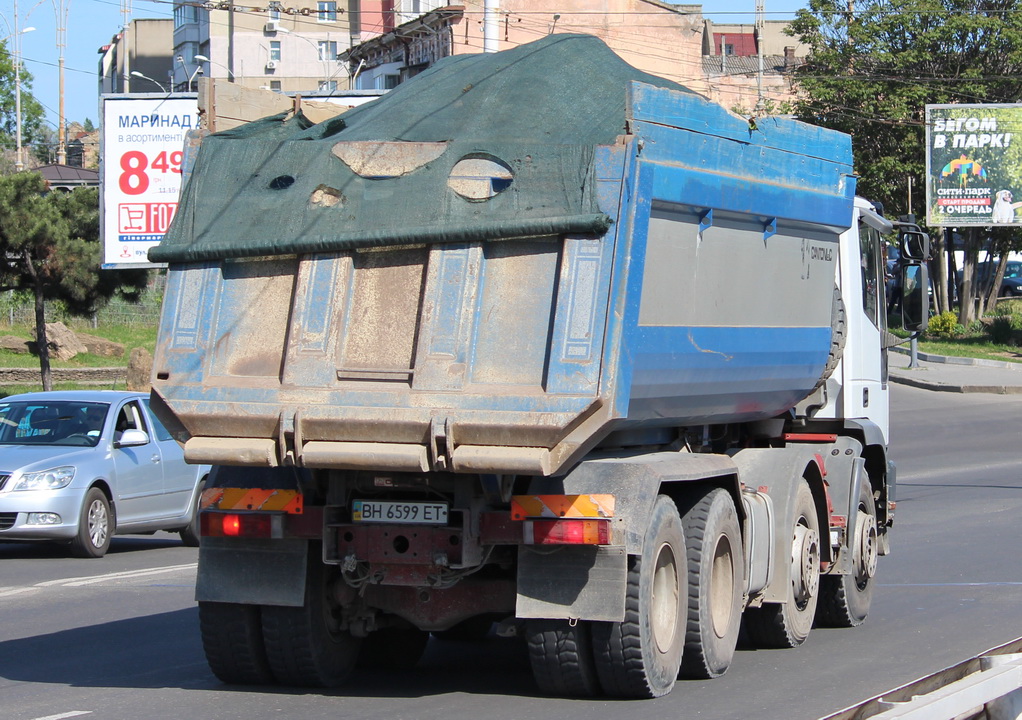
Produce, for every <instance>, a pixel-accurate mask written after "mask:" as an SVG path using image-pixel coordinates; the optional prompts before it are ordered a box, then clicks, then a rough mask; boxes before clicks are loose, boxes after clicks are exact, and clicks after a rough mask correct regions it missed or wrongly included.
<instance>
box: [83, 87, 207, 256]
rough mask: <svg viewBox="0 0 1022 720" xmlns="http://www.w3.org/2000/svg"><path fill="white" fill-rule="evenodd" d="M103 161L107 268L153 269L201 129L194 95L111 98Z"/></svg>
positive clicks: (105, 113)
mask: <svg viewBox="0 0 1022 720" xmlns="http://www.w3.org/2000/svg"><path fill="white" fill-rule="evenodd" d="M101 103H102V118H103V131H102V148H101V154H100V157H101V158H102V161H101V164H100V172H101V185H100V186H101V189H102V192H103V201H102V203H101V212H102V221H101V222H102V229H103V267H104V268H117V267H152V264H151V263H150V262H149V257H148V253H149V248H151V247H153V246H154V245H157V244H159V242H160V240H162V239H163V234H164V233H165V232H166V231H167V228H168V227H169V226H170V221H171V220H172V219H173V218H174V213H176V212H177V202H178V195H179V194H180V192H181V161H182V159H183V158H184V146H185V133H186V132H188V131H189V130H194V129H195V128H196V127H197V126H198V117H199V116H198V112H197V106H196V96H195V94H194V93H192V94H187V93H186V94H181V95H178V94H175V95H170V96H167V95H163V94H152V95H150V94H147V95H141V96H140V95H137V94H136V95H130V96H128V95H105V96H103V98H102V100H101Z"/></svg>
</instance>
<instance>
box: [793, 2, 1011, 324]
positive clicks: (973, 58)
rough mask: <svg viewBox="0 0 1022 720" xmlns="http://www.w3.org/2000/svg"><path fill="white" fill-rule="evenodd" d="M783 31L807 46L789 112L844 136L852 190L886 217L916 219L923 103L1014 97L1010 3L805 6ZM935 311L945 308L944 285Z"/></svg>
mask: <svg viewBox="0 0 1022 720" xmlns="http://www.w3.org/2000/svg"><path fill="white" fill-rule="evenodd" d="M791 32H792V34H793V35H795V36H797V37H799V38H800V39H801V41H802V42H803V43H805V44H806V45H808V46H809V48H810V51H809V55H808V57H807V62H806V63H805V64H804V65H802V66H801V67H799V68H798V69H797V71H796V80H797V83H798V87H799V90H800V91H801V92H802V98H801V100H800V102H799V103H798V108H797V114H798V115H799V117H800V118H802V119H804V120H806V121H808V122H811V123H814V124H817V125H824V126H826V127H830V128H834V129H837V130H842V131H844V132H848V133H850V134H851V135H852V147H853V150H854V154H855V171H856V173H857V174H858V176H859V181H858V188H859V192H860V193H861V194H863V195H865V196H867V197H870V198H871V199H873V200H878V201H880V202H882V203H883V204H884V206H885V208H886V209H887V210H888V214H890V215H897V214H903V213H906V212H907V211H908V207H909V204H911V207H912V209H913V210H914V211H915V212H917V213H920V214H921V215H922V214H923V208H924V207H925V185H924V183H922V182H919V179H920V178H923V177H925V160H926V146H925V127H924V123H925V106H926V105H927V104H945V103H947V104H950V103H1006V102H1012V103H1013V102H1017V101H1018V100H1019V98H1022V2H1017V1H1016V0H992V1H991V0H866V1H865V2H850V1H849V0H810V2H809V7H808V8H807V9H804V10H800V11H799V13H798V14H797V16H796V18H795V20H794V21H793V22H792V25H791ZM909 178H913V179H914V184H913V185H912V186H911V189H910V188H909ZM910 195H911V203H909V196H910ZM931 235H933V239H934V246H935V249H936V250H937V251H938V253H939V254H938V257H939V258H940V260H941V262H939V263H938V264H937V266H936V267H935V268H934V273H932V274H933V275H934V276H935V277H936V278H939V279H941V280H944V279H946V278H947V276H948V272H947V265H946V262H947V260H946V257H945V256H944V252H943V251H944V249H945V247H944V243H943V234H942V232H939V231H938V232H932V233H931ZM979 241H980V234H979V233H969V234H968V235H967V240H966V242H967V243H973V244H975V243H978V242H979ZM970 249H972V248H970V247H966V250H967V251H969V250H970ZM967 257H968V252H967ZM967 269H969V268H967ZM968 300H969V299H967V302H963V303H962V305H963V309H965V308H971V307H972V303H971V301H968ZM938 305H939V307H940V309H943V310H946V309H949V303H948V292H947V285H946V283H944V282H940V283H938ZM964 319H965V318H964V317H963V321H964Z"/></svg>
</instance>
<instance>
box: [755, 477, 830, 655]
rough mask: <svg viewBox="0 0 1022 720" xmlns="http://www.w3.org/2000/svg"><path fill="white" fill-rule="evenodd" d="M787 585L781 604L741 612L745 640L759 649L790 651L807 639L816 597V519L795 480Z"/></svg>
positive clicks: (808, 495) (804, 488) (807, 494)
mask: <svg viewBox="0 0 1022 720" xmlns="http://www.w3.org/2000/svg"><path fill="white" fill-rule="evenodd" d="M790 533H791V582H790V583H789V584H788V599H787V602H783V603H764V604H763V606H762V607H759V608H749V609H748V610H746V611H745V626H746V629H747V630H748V632H749V637H750V639H751V640H752V641H753V643H755V644H756V645H757V646H759V647H771V648H794V647H798V646H799V645H801V644H802V643H804V642H805V641H806V638H808V637H809V631H810V630H812V628H813V620H814V618H815V616H816V605H817V603H818V601H819V596H820V520H819V518H818V517H817V515H816V504H815V503H814V502H813V493H812V491H811V490H810V489H809V483H807V482H806V481H805V480H804V479H803V480H800V481H799V486H798V490H797V491H796V494H795V506H794V509H793V510H792V525H791V530H790Z"/></svg>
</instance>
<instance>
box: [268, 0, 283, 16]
mask: <svg viewBox="0 0 1022 720" xmlns="http://www.w3.org/2000/svg"><path fill="white" fill-rule="evenodd" d="M266 19H267V20H280V3H279V2H271V3H270V5H269V7H268V8H267V11H266Z"/></svg>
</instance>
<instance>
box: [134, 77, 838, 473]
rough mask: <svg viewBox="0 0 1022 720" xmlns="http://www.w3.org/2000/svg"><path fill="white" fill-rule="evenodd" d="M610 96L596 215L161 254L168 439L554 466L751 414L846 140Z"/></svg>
mask: <svg viewBox="0 0 1022 720" xmlns="http://www.w3.org/2000/svg"><path fill="white" fill-rule="evenodd" d="M625 93H626V99H627V102H626V105H625V108H626V110H625V115H626V117H625V121H626V124H625V127H623V128H622V132H621V134H620V136H619V137H618V138H617V139H616V141H614V142H610V143H605V144H600V145H597V146H594V147H593V150H592V156H591V168H592V175H591V178H592V180H593V182H594V187H593V188H592V189H593V190H594V197H595V202H596V203H597V205H598V210H599V212H600V213H602V214H603V215H605V216H606V218H607V219H608V220H609V229H606V230H602V229H601V230H600V231H596V232H594V231H592V230H589V231H577V229H572V228H571V227H567V228H561V230H562V231H556V232H555V231H550V232H549V234H542V233H540V234H536V235H533V236H530V237H498V238H496V239H495V238H494V236H493V235H492V234H487V231H486V230H480V233H479V234H478V236H476V237H471V233H470V232H469V233H468V235H466V233H465V231H464V228H459V232H458V234H457V236H456V237H453V238H451V239H450V240H449V241H447V240H445V238H444V235H443V228H442V227H440V228H435V229H434V230H435V232H436V233H439V234H438V235H434V236H432V237H429V238H427V239H425V240H419V241H417V240H416V239H415V238H414V237H409V238H406V239H405V240H403V241H402V244H399V245H388V244H386V243H381V244H377V245H375V246H373V247H348V248H345V247H339V248H334V249H327V250H303V249H302V248H301V247H298V248H294V251H293V252H291V251H287V252H283V253H281V254H268V253H263V254H260V255H258V256H253V257H240V256H235V257H221V258H216V257H197V258H194V259H185V260H176V261H175V260H171V263H170V272H169V277H168V286H167V291H166V300H165V305H164V316H163V321H162V325H161V331H160V340H159V344H158V348H157V353H156V357H155V362H154V380H153V389H154V406H156V407H157V408H158V409H160V411H161V415H162V416H163V417H164V418H165V419H170V420H171V424H172V425H173V427H174V429H175V430H176V431H177V434H178V436H179V439H187V440H188V442H187V444H186V453H187V454H188V456H189V457H190V458H191V459H192V460H194V461H203V462H212V463H221V464H236V465H277V464H287V463H294V464H297V465H299V466H306V467H325V468H329V467H336V468H358V467H364V468H373V469H387V468H390V469H395V470H417V471H418V470H422V471H425V470H431V469H432V470H454V471H455V472H482V473H523V474H536V475H543V474H556V473H559V472H563V471H565V470H566V469H567V468H568V467H569V466H570V464H571V463H573V462H575V461H577V460H578V459H579V458H580V457H581V456H582V455H583V454H585V453H586V452H587V451H588V450H590V449H592V448H594V447H596V446H598V445H599V444H600V443H601V442H604V441H605V440H606V439H607V438H608V437H609V436H611V434H612V433H615V432H616V431H620V430H628V429H644V428H656V427H681V426H694V425H703V424H722V423H735V422H744V421H751V420H757V419H765V418H770V417H774V416H776V415H778V414H780V413H783V412H785V411H787V410H788V409H790V408H791V407H793V406H794V405H795V404H796V403H797V402H799V401H800V400H802V399H803V398H804V397H805V396H806V395H808V394H809V393H810V392H812V390H813V389H814V387H816V385H817V384H818V383H819V382H820V380H821V376H822V374H823V371H824V367H825V365H826V363H827V361H828V354H829V352H830V349H831V336H832V330H831V318H832V312H833V302H834V287H835V277H836V268H837V262H838V260H837V257H838V253H837V242H838V236H839V234H840V233H841V232H842V231H844V230H846V229H847V228H848V225H849V223H850V221H851V218H852V203H853V198H854V193H855V181H854V177H853V175H852V168H851V143H850V139H849V138H848V137H847V136H846V135H843V134H840V133H836V132H832V131H827V130H823V129H820V128H815V127H812V126H808V125H804V124H801V123H797V122H794V121H790V120H785V119H780V118H762V119H758V120H757V122H756V123H755V125H754V126H753V125H752V124H750V123H749V122H748V121H747V120H746V119H744V118H741V117H739V116H736V115H734V114H732V113H729V112H727V111H726V110H724V109H723V108H721V107H720V106H718V105H716V104H713V103H711V102H708V101H706V100H704V99H702V98H701V97H699V96H697V95H694V94H692V93H688V92H683V91H679V90H673V89H669V88H663V87H654V86H653V85H650V84H647V83H643V82H630V83H629V84H628V85H627V87H626V88H625ZM377 102H379V101H377ZM214 137H215V136H214ZM337 139H338V140H340V142H339V143H338V145H343V144H344V138H343V133H342V134H341V136H339V137H338V138H337ZM395 144H396V143H393V142H391V143H389V144H387V146H386V147H387V148H389V149H388V152H389V151H390V150H392V149H393V147H392V146H393V145H395ZM358 147H359V148H360V149H362V150H364V149H365V148H366V147H367V145H365V144H362V145H359V146H358ZM381 147H383V145H381ZM416 152H418V150H416ZM437 152H441V153H442V152H443V148H440V149H438V150H437ZM334 154H335V155H336V157H335V158H334V161H337V162H339V161H338V160H337V158H344V157H349V156H348V155H345V152H344V148H339V149H337V150H334ZM434 155H435V153H434ZM455 159H456V158H455ZM346 162H348V163H349V164H351V165H352V167H354V166H355V164H354V161H352V160H350V157H349V159H348V160H346ZM435 162H436V163H439V162H443V155H442V154H441V156H440V159H438V160H436V161H435ZM503 166H506V167H510V168H511V174H512V175H513V176H514V177H517V174H516V168H518V167H519V166H518V165H515V164H514V163H510V162H508V163H506V164H504V165H503ZM414 173H415V171H414V170H412V171H411V172H410V173H409V176H412V175H414ZM272 174H273V173H272V172H271V173H270V175H271V176H272ZM469 174H470V175H471V173H469ZM489 179H490V180H491V187H494V188H498V192H499V188H500V186H501V184H500V183H499V182H498V180H499V178H498V179H494V177H493V176H492V173H491V177H490V178H489ZM452 187H453V186H452ZM505 194H506V193H505ZM338 196H340V193H338ZM321 197H322V195H321ZM452 197H453V195H452ZM455 201H456V198H455V199H454V200H451V202H455ZM475 201H476V202H477V203H479V202H482V204H484V203H485V200H484V201H479V199H478V198H476V200H475ZM270 210H272V208H271V207H270V206H268V211H270ZM196 217H197V216H196ZM186 218H187V215H185V214H179V217H178V219H176V220H175V223H178V222H184V221H185V219H186Z"/></svg>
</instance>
